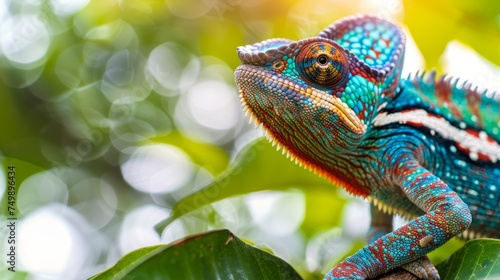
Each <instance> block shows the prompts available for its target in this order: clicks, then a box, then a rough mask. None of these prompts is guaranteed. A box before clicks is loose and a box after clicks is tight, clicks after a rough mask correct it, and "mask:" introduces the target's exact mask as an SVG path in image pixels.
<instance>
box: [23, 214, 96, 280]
mask: <svg viewBox="0 0 500 280" xmlns="http://www.w3.org/2000/svg"><path fill="white" fill-rule="evenodd" d="M70 212H71V213H70ZM63 213H64V214H63ZM68 214H69V216H78V215H79V214H78V213H76V212H75V211H73V210H71V209H70V208H66V207H65V206H62V205H49V206H45V207H42V208H39V209H37V211H35V212H33V213H31V214H30V215H28V216H26V217H25V218H24V219H23V220H22V221H21V223H20V226H19V230H18V236H19V237H18V238H19V240H18V242H19V246H18V250H19V251H18V258H19V266H20V268H21V269H23V270H26V271H30V272H31V273H34V274H35V275H37V277H40V278H43V279H75V278H76V277H77V276H78V275H79V271H81V270H82V266H83V265H84V263H85V258H86V256H87V254H88V251H87V249H86V246H85V243H84V240H83V238H82V235H80V233H79V231H78V229H76V228H75V227H73V226H72V225H71V224H70V223H69V221H68V220H67V217H65V216H68ZM80 276H81V275H80Z"/></svg>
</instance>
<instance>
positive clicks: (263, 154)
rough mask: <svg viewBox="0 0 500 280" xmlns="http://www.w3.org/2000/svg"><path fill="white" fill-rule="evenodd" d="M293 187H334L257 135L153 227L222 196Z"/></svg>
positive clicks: (169, 221)
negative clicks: (221, 170)
mask: <svg viewBox="0 0 500 280" xmlns="http://www.w3.org/2000/svg"><path fill="white" fill-rule="evenodd" d="M292 187H296V188H300V189H303V190H308V189H311V188H323V189H324V188H328V189H330V190H332V191H335V190H334V187H333V186H332V184H331V183H330V182H328V181H327V180H326V179H323V178H321V177H319V176H318V175H316V174H314V173H313V172H310V171H309V170H306V169H304V168H302V167H300V166H299V165H297V164H294V163H293V162H291V161H290V160H289V159H287V158H286V157H285V156H283V155H281V153H278V152H276V151H275V149H274V148H273V147H272V146H271V144H269V143H268V142H267V140H265V139H263V138H260V139H258V140H256V141H254V142H252V143H250V144H249V145H247V146H246V147H245V148H244V149H243V150H242V151H241V152H240V153H239V154H238V156H237V158H236V160H235V162H234V163H233V164H232V165H231V167H230V168H229V169H228V170H227V171H226V172H225V173H223V174H222V175H221V176H220V177H218V178H217V179H216V180H215V181H214V182H213V183H211V184H209V185H208V186H206V187H205V188H203V189H201V190H200V191H198V192H196V193H193V194H191V195H189V196H187V197H185V198H184V199H182V200H180V201H179V202H178V203H177V204H176V205H175V206H174V208H173V210H172V215H171V216H170V217H169V218H168V219H166V220H164V221H162V222H160V223H159V224H158V225H156V230H157V231H158V232H162V231H163V230H164V229H165V228H166V227H167V226H168V225H169V224H170V223H171V222H173V221H174V220H175V219H177V218H178V217H180V216H182V215H184V214H187V213H189V212H191V211H194V210H196V209H199V208H201V207H203V206H205V205H208V204H210V203H212V202H215V201H218V200H221V199H224V198H228V197H232V196H237V195H242V194H248V193H251V192H257V191H263V190H285V189H289V188H292ZM339 211H340V210H339Z"/></svg>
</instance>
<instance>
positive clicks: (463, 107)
mask: <svg viewBox="0 0 500 280" xmlns="http://www.w3.org/2000/svg"><path fill="white" fill-rule="evenodd" d="M404 48H405V38H404V35H403V33H402V31H401V29H400V28H399V26H398V25H396V24H394V23H392V22H390V21H387V20H384V19H380V18H377V17H373V16H354V17H348V18H345V19H342V20H340V21H338V22H335V23H333V24H332V25H330V26H329V27H327V28H326V29H324V30H323V31H322V32H320V34H319V35H318V36H317V37H314V38H308V39H304V40H300V41H291V40H287V39H270V40H266V41H263V42H260V43H256V44H254V45H248V46H243V47H239V48H238V50H237V51H238V56H239V58H240V60H241V61H242V63H243V65H241V66H239V67H238V68H237V69H236V71H235V79H236V84H237V87H238V89H239V92H240V96H241V100H242V104H243V106H244V108H245V110H246V111H247V113H249V114H250V115H251V118H252V119H255V120H256V122H257V123H259V124H260V123H262V126H263V129H264V130H265V131H266V133H267V135H268V136H269V138H270V140H271V142H273V143H275V144H276V143H277V144H278V147H282V148H283V150H284V151H285V152H286V154H287V155H288V156H289V157H291V158H292V159H294V160H295V161H296V162H297V163H299V164H301V165H303V166H305V167H306V168H309V169H311V170H312V171H314V172H316V173H319V174H320V175H322V176H324V177H326V178H328V179H329V180H330V181H331V182H332V183H333V185H336V186H341V187H343V188H345V189H346V190H347V191H348V192H349V193H351V194H353V195H358V196H362V197H364V198H366V199H367V200H368V201H370V202H371V204H372V205H373V206H372V208H371V209H372V223H371V229H370V232H369V235H368V242H369V244H368V245H366V246H365V247H364V248H363V249H361V250H360V251H358V252H357V253H356V254H354V255H352V256H350V257H348V258H347V259H345V260H344V261H342V262H341V263H340V264H338V265H337V266H336V267H334V268H333V269H332V270H331V271H330V272H329V273H328V274H327V275H326V276H325V279H366V278H371V277H375V276H377V275H380V274H383V273H385V272H387V271H389V270H391V269H393V268H396V267H403V268H405V269H407V270H409V271H410V272H412V273H414V274H415V275H417V276H419V277H421V278H429V279H439V275H438V273H437V271H436V270H435V268H434V267H433V266H432V264H431V263H430V261H429V259H428V258H427V257H426V254H427V253H429V252H431V251H432V250H434V249H436V248H437V247H439V246H441V245H443V244H444V243H445V242H446V241H448V240H449V239H450V238H452V237H454V236H457V235H462V236H464V237H467V238H474V237H479V236H482V237H493V238H500V183H499V179H500V144H499V142H500V101H499V99H500V94H498V93H494V92H479V91H478V90H477V88H475V87H473V86H472V85H471V84H470V83H467V82H465V83H461V82H459V81H458V80H457V79H452V78H448V77H440V78H436V76H435V73H434V72H430V73H428V74H416V75H413V76H409V77H406V78H402V77H401V75H400V73H401V68H402V64H403V57H404ZM388 214H399V215H401V216H404V217H406V218H408V219H409V220H410V221H409V222H408V224H406V225H403V226H402V227H400V228H398V229H394V230H393V229H392V219H391V216H390V215H388Z"/></svg>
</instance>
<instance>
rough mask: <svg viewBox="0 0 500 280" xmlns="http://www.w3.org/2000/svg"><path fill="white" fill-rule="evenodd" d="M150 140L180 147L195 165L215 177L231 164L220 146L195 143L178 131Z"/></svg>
mask: <svg viewBox="0 0 500 280" xmlns="http://www.w3.org/2000/svg"><path fill="white" fill-rule="evenodd" d="M148 140H149V141H151V142H156V143H164V144H170V145H173V146H176V147H178V148H179V149H181V150H183V151H184V152H185V153H186V154H187V155H188V156H189V157H190V158H191V160H192V161H193V162H194V163H195V164H197V165H199V166H202V167H204V168H205V169H206V170H208V172H210V173H212V174H213V175H219V174H221V173H222V172H223V171H224V170H225V169H226V168H227V166H228V164H229V158H228V156H227V154H226V152H224V150H222V149H221V148H219V147H218V146H215V145H212V144H209V143H203V142H199V141H195V140H193V139H191V138H188V137H186V136H184V135H183V134H181V133H180V132H177V131H174V132H171V133H169V134H167V135H163V136H158V137H153V138H150V139H148Z"/></svg>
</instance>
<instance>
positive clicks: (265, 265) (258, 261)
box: [91, 230, 302, 280]
mask: <svg viewBox="0 0 500 280" xmlns="http://www.w3.org/2000/svg"><path fill="white" fill-rule="evenodd" d="M91 279H93V280H98V279H273V280H274V279H302V277H301V276H300V275H299V274H298V273H297V272H296V271H295V270H294V269H293V268H292V267H291V266H290V265H289V264H287V263H286V262H285V261H283V260H281V259H280V258H278V257H275V256H273V255H271V254H269V253H266V252H264V251H262V250H259V249H257V248H255V247H252V246H250V245H248V244H246V243H245V242H243V241H241V240H240V239H239V238H238V237H236V236H234V235H233V234H232V233H231V232H230V231H228V230H216V231H212V232H206V233H203V234H199V235H194V236H191V237H187V238H184V239H182V240H180V241H177V242H174V243H172V244H169V245H160V246H153V247H147V248H142V249H138V250H136V251H133V252H131V253H129V254H127V255H126V256H124V257H123V258H122V259H121V260H119V261H118V263H117V264H116V265H115V266H113V267H111V268H110V269H108V270H106V271H104V272H102V273H100V274H98V275H96V276H94V277H92V278H91Z"/></svg>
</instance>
